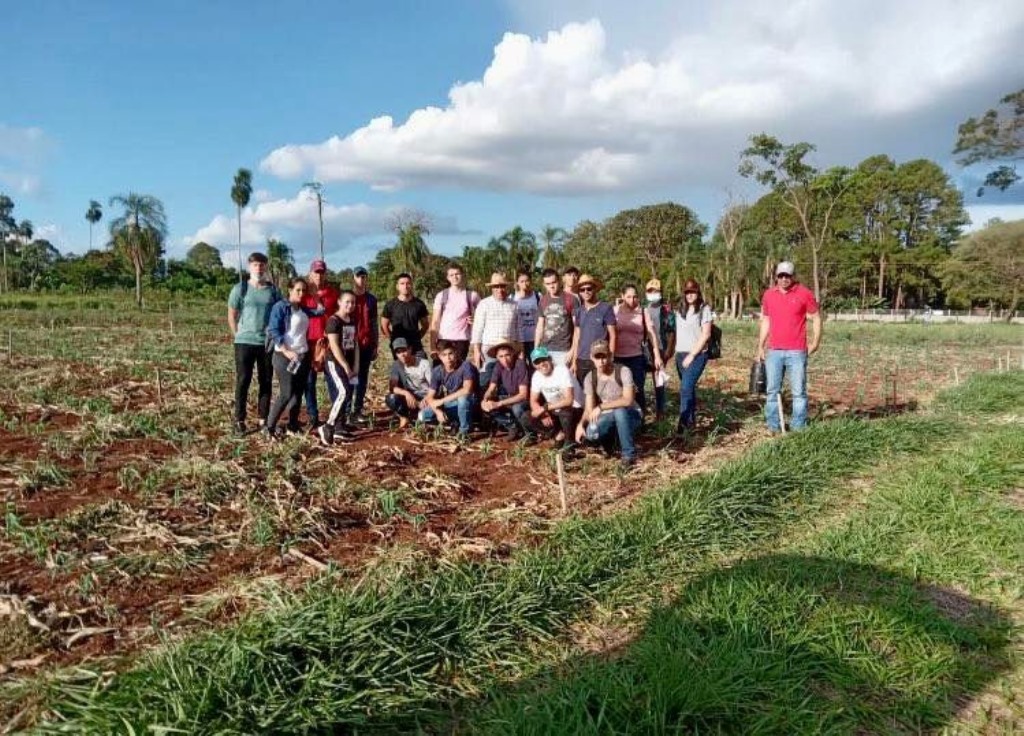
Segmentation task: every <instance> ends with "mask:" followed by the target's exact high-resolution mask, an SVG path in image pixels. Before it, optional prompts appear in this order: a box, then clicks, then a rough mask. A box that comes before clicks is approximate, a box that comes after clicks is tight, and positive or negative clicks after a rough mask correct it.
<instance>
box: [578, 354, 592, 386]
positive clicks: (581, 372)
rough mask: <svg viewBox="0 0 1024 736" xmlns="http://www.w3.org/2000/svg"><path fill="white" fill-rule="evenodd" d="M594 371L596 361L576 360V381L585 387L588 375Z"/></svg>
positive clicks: (588, 359) (587, 359)
mask: <svg viewBox="0 0 1024 736" xmlns="http://www.w3.org/2000/svg"><path fill="white" fill-rule="evenodd" d="M592 370H594V361H592V360H591V359H590V358H576V380H577V381H579V382H580V385H581V386H582V385H583V381H585V380H586V378H587V374H588V373H590V372H591V371H592Z"/></svg>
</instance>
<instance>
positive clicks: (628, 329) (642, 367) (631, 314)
mask: <svg viewBox="0 0 1024 736" xmlns="http://www.w3.org/2000/svg"><path fill="white" fill-rule="evenodd" d="M615 319H616V322H617V328H618V332H617V333H616V334H617V339H616V341H615V355H614V356H613V357H614V358H615V363H617V364H619V365H622V366H625V367H626V368H628V369H629V372H630V373H631V374H632V376H633V386H634V387H635V389H636V403H637V405H638V406H639V407H640V414H641V416H643V414H644V412H646V411H647V407H646V405H645V396H644V379H645V378H646V376H647V356H646V355H644V344H645V343H646V344H647V345H652V346H653V345H658V336H657V335H656V334H655V332H654V326H653V325H652V324H651V323H650V322H649V321H648V320H647V312H646V311H645V310H644V308H643V306H642V305H641V304H640V294H639V292H638V291H637V288H636V286H634V285H633V284H626V285H625V286H624V287H622V302H621V303H620V304H619V305H618V306H616V307H615ZM651 357H652V359H653V361H654V369H655V370H660V369H661V351H660V350H653V351H651Z"/></svg>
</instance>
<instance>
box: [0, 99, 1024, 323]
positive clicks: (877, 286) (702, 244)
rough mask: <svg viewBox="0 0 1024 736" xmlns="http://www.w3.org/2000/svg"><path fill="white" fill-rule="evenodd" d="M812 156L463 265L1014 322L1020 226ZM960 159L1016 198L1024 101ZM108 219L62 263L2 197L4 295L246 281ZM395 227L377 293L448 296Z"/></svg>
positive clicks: (144, 219) (908, 176)
mask: <svg viewBox="0 0 1024 736" xmlns="http://www.w3.org/2000/svg"><path fill="white" fill-rule="evenodd" d="M814 152H815V146H814V145H813V144H812V143H809V142H796V143H785V142H783V141H780V140H779V139H778V138H776V137H774V136H772V135H768V134H765V133H761V134H758V135H753V136H751V137H750V139H749V141H748V146H747V147H746V148H745V149H744V150H743V151H742V152H741V154H740V163H739V167H738V170H737V173H738V175H739V176H740V177H742V178H748V179H751V180H753V181H756V182H758V183H759V184H761V185H763V186H764V187H766V189H767V191H766V192H765V193H764V194H763V195H762V196H761V197H759V198H758V199H757V200H755V201H754V202H744V201H737V200H734V199H733V200H730V201H729V202H728V203H727V204H726V206H725V208H724V209H723V212H722V214H721V216H720V217H719V218H718V221H717V222H716V223H715V224H714V226H713V227H710V226H709V225H708V224H705V223H703V222H701V220H700V218H699V217H698V216H697V215H696V213H695V212H694V211H693V210H692V209H690V208H689V207H687V206H686V205H684V204H680V203H676V202H663V203H657V204H651V205H647V206H642V207H637V208H633V209H627V210H623V211H621V212H619V213H617V214H616V215H614V216H612V217H609V218H607V219H605V220H603V221H600V222H597V221H592V220H584V221H583V222H580V223H578V224H577V225H576V227H575V228H572V229H571V230H567V229H564V228H561V227H557V226H554V225H545V226H544V227H543V228H541V229H540V231H539V232H538V233H533V232H531V231H529V230H527V229H525V228H524V227H522V226H520V225H517V226H515V227H513V228H511V229H509V230H508V231H506V232H505V233H502V234H501V235H496V236H494V237H492V238H490V239H489V240H488V241H487V242H486V243H484V244H473V245H466V246H465V247H464V248H463V249H462V251H461V253H460V254H458V255H457V256H455V258H456V259H457V260H458V261H459V262H460V263H461V264H462V266H463V268H464V269H465V272H466V275H467V278H468V280H469V282H470V283H473V284H477V285H480V284H484V283H486V282H487V280H488V278H489V277H490V274H491V273H492V272H494V271H504V272H506V273H508V274H514V273H516V272H518V271H527V272H531V273H533V272H536V271H537V270H539V269H542V268H548V267H552V268H556V269H561V268H564V267H566V266H569V265H575V266H577V267H579V268H581V269H583V270H585V271H590V272H593V273H595V274H599V275H600V276H601V277H602V279H603V280H604V281H605V283H606V284H607V285H608V286H609V287H610V288H612V289H619V288H621V287H622V286H624V285H626V284H627V283H632V282H638V281H645V280H646V279H648V278H655V277H656V278H659V279H661V280H662V282H663V283H664V284H666V285H667V286H668V288H667V290H668V291H669V292H672V291H673V289H674V292H675V293H676V294H678V293H679V291H680V290H681V284H682V282H683V281H685V279H687V278H691V277H693V278H696V279H697V280H699V281H701V282H702V284H703V285H704V291H705V294H706V295H707V296H708V298H709V300H710V301H711V302H712V303H713V304H714V305H715V307H716V309H718V310H719V311H720V313H722V314H724V315H730V316H734V317H735V316H739V315H740V314H742V313H743V311H744V309H746V308H748V307H750V306H753V305H754V304H756V302H757V300H758V298H759V296H760V293H761V291H762V289H763V288H764V287H765V285H766V284H768V283H769V282H770V280H771V274H772V269H773V267H774V264H775V263H777V262H778V261H780V260H792V261H795V262H796V264H797V267H798V270H799V272H800V273H801V274H802V278H803V279H804V281H805V282H806V283H807V285H808V286H809V287H810V288H812V289H813V290H814V292H815V294H816V296H817V297H818V299H819V300H820V301H822V302H823V303H824V304H826V305H827V306H830V307H833V308H872V307H891V308H896V309H901V308H906V307H924V306H926V305H927V306H932V307H959V308H963V307H971V306H978V305H982V306H986V307H989V308H1000V309H1007V310H1010V311H1011V312H1012V311H1014V310H1016V309H1017V308H1018V306H1019V304H1020V295H1021V292H1022V276H1021V261H1022V259H1024V255H1022V254H1024V243H1022V236H1024V221H1022V222H1017V223H999V222H993V223H990V224H989V226H987V227H986V228H985V229H983V230H981V231H979V232H976V233H973V234H971V235H969V236H966V237H965V236H964V228H965V226H966V225H967V223H968V222H969V219H968V216H967V212H966V210H965V207H964V197H963V194H962V193H961V192H960V191H959V190H958V189H957V187H956V186H955V184H954V182H953V181H952V179H951V178H950V176H949V175H948V174H947V173H946V172H945V171H944V170H943V169H942V167H941V166H939V165H938V164H937V163H935V162H933V161H929V160H927V159H916V160H911V161H905V162H897V161H895V160H893V159H892V158H891V157H889V156H887V155H885V154H878V155H874V156H869V157H868V158H866V159H864V160H863V161H861V162H860V163H859V164H857V165H856V166H852V167H848V166H831V167H825V168H821V167H818V166H816V165H814V164H813V163H812V162H811V157H812V155H813V154H814ZM954 152H955V153H957V154H959V156H960V158H959V159H958V161H959V163H961V164H962V165H965V166H966V165H974V164H978V163H980V162H986V161H988V162H994V163H995V164H997V166H996V168H995V169H994V170H993V171H992V172H990V173H989V174H988V175H987V177H986V179H985V181H984V185H983V186H982V187H981V188H980V189H979V190H978V192H977V194H978V195H979V196H980V195H981V194H982V193H983V192H984V189H985V188H986V187H995V188H998V189H1003V190H1005V189H1006V188H1008V187H1010V186H1012V185H1014V184H1015V183H1016V182H1017V181H1018V179H1019V176H1018V175H1017V173H1016V169H1015V162H1016V161H1017V160H1019V158H1020V156H1021V155H1022V152H1024V90H1020V91H1018V92H1016V93H1013V94H1011V95H1007V96H1006V97H1004V98H1003V99H1002V100H1001V101H1000V106H998V107H996V108H993V109H992V110H989V111H987V112H986V113H984V114H983V115H981V116H978V117H976V118H973V117H972V118H969V119H968V120H967V121H966V122H965V123H963V124H962V125H961V126H960V128H959V131H958V138H957V142H956V145H955V147H954ZM303 189H304V190H305V191H307V192H309V193H310V194H311V195H312V197H313V198H315V202H316V205H317V213H318V217H319V220H320V251H319V252H320V255H321V257H323V253H324V231H323V194H324V188H323V185H322V184H320V183H319V182H307V183H306V184H304V185H303ZM251 194H252V173H251V172H250V171H249V170H248V169H239V170H238V172H237V173H236V174H235V177H234V179H233V181H232V187H231V200H232V202H233V203H234V204H235V206H236V208H237V215H238V240H237V248H238V255H239V262H240V263H241V262H242V261H243V259H242V258H241V256H242V212H243V210H244V208H245V207H246V206H248V204H249V200H250V197H251ZM108 206H109V207H110V208H112V209H113V210H114V211H115V213H116V214H115V217H114V218H113V219H112V220H111V222H110V225H109V238H108V240H107V243H106V247H105V248H102V249H94V248H93V242H92V240H93V228H94V226H95V225H97V224H98V223H99V222H100V221H101V220H102V219H103V208H102V206H101V205H100V203H99V202H97V201H95V200H93V201H91V202H90V203H89V207H88V209H87V211H86V214H85V218H86V220H87V221H88V222H89V227H90V230H89V239H90V249H89V251H88V252H87V253H85V254H84V255H82V256H74V255H71V256H62V255H61V254H60V253H59V252H58V251H57V249H56V248H54V247H53V245H52V244H51V243H49V242H48V241H46V240H43V239H37V238H34V237H33V227H32V223H31V222H29V221H27V220H22V221H20V222H19V221H17V220H16V218H15V217H14V202H13V200H12V199H11V198H10V197H8V196H6V195H2V194H0V240H2V244H3V253H2V262H0V267H2V277H0V289H2V290H3V291H4V292H6V291H10V290H12V289H22V290H46V291H70V292H75V293H84V292H88V291H93V290H96V289H104V288H133V289H134V291H135V296H136V299H137V300H138V302H139V303H140V304H141V302H142V290H143V287H144V286H150V287H153V288H161V289H167V290H171V291H175V292H186V293H195V294H198V295H209V296H213V295H216V296H218V297H219V296H222V295H223V292H224V291H225V290H226V289H227V288H228V287H229V286H230V284H231V283H233V281H235V280H236V279H237V278H241V277H242V272H241V269H239V272H238V274H237V275H236V274H235V273H234V272H233V271H232V270H231V269H226V268H224V267H223V265H222V261H221V254H220V252H219V251H218V250H217V249H216V248H215V247H213V246H211V245H209V244H207V243H197V244H196V245H194V246H193V247H192V248H191V249H190V250H189V252H188V254H187V255H186V257H185V259H183V260H175V259H165V258H164V255H165V254H164V240H165V238H166V234H167V222H166V215H165V213H164V209H163V204H162V203H161V202H160V200H159V199H157V198H156V197H153V196H150V195H145V194H137V193H131V192H130V193H128V194H124V195H116V196H114V197H111V198H110V200H109V204H108ZM389 229H390V230H391V232H392V233H393V235H394V240H393V242H392V243H391V244H389V245H388V246H386V247H384V248H382V249H380V250H379V251H378V252H377V253H376V256H375V257H374V259H373V260H372V261H371V262H370V263H369V264H368V268H369V270H370V275H371V279H372V280H373V282H374V283H375V284H376V288H378V289H379V290H380V289H387V288H390V285H391V284H392V283H393V282H394V278H395V276H397V274H399V273H403V272H406V273H410V274H412V275H413V276H415V277H416V279H417V281H418V283H419V289H420V291H421V293H426V294H429V293H432V292H433V291H435V290H438V289H440V288H443V286H444V285H445V279H444V274H445V269H446V265H447V263H448V262H449V261H450V260H452V259H453V256H451V255H443V254H439V253H435V252H433V251H432V250H431V249H430V247H429V245H428V243H427V238H428V237H429V235H430V230H431V223H430V220H429V217H427V216H426V215H425V214H423V213H421V212H418V211H407V212H404V213H402V214H399V215H397V216H396V217H395V218H393V220H392V221H391V222H390V223H389ZM265 249H266V252H267V255H268V257H269V259H270V264H269V265H270V273H271V276H272V278H274V279H275V281H278V282H283V281H284V280H286V279H288V278H290V277H292V276H294V275H295V273H296V267H295V260H294V254H293V252H292V249H291V248H290V247H289V246H288V245H287V244H286V243H283V242H281V241H279V240H276V239H271V240H269V241H268V242H267V244H266V248H265ZM335 275H336V277H338V278H340V279H344V278H346V277H347V276H349V274H347V273H344V272H343V273H338V274H335Z"/></svg>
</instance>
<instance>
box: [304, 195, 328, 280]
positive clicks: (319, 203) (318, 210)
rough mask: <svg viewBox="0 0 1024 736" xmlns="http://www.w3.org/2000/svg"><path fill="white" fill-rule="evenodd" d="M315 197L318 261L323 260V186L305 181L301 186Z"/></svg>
mask: <svg viewBox="0 0 1024 736" xmlns="http://www.w3.org/2000/svg"><path fill="white" fill-rule="evenodd" d="M302 188H303V189H304V190H308V191H310V192H312V193H313V196H314V197H316V215H317V218H319V220H320V260H321V261H322V260H324V185H323V184H321V183H320V182H318V181H307V182H306V183H305V184H303V185H302Z"/></svg>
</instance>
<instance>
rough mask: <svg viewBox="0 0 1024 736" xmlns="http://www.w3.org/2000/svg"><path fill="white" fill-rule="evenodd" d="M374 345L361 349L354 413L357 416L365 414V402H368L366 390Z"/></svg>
mask: <svg viewBox="0 0 1024 736" xmlns="http://www.w3.org/2000/svg"><path fill="white" fill-rule="evenodd" d="M373 351H374V348H373V346H372V345H369V346H367V347H365V348H364V347H360V348H359V385H358V386H356V390H355V397H354V399H353V404H352V411H353V413H355V414H362V413H363V402H364V401H366V388H367V386H368V385H369V383H370V368H371V367H372V366H373V360H371V358H373Z"/></svg>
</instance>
